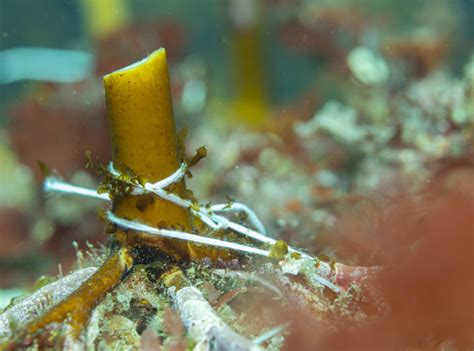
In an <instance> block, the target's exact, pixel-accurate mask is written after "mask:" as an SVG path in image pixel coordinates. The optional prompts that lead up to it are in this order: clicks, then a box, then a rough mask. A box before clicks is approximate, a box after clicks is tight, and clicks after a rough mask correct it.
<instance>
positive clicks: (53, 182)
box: [43, 176, 110, 201]
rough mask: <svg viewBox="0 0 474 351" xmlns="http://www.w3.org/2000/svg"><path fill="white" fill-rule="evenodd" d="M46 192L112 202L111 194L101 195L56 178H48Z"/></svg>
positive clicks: (45, 184) (44, 187) (44, 185)
mask: <svg viewBox="0 0 474 351" xmlns="http://www.w3.org/2000/svg"><path fill="white" fill-rule="evenodd" d="M43 189H44V191H45V192H58V193H63V194H71V195H79V196H84V197H91V198H94V199H99V200H105V201H110V198H109V194H108V193H103V194H99V193H98V192H97V191H96V190H94V189H87V188H83V187H80V186H76V185H72V184H69V183H66V182H64V181H62V180H61V179H59V178H56V177H51V176H49V177H46V179H45V180H44V184H43Z"/></svg>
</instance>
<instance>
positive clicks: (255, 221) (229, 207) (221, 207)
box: [210, 202, 267, 235]
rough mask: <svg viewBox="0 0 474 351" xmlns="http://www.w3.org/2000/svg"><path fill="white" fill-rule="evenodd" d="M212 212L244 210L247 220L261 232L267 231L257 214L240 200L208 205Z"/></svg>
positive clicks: (265, 232) (265, 233)
mask: <svg viewBox="0 0 474 351" xmlns="http://www.w3.org/2000/svg"><path fill="white" fill-rule="evenodd" d="M210 210H211V211H212V212H244V213H245V214H246V215H247V216H248V220H249V222H250V223H252V225H253V226H254V227H255V229H257V231H259V232H260V233H262V234H263V235H267V231H266V229H265V226H264V225H263V223H262V221H260V219H259V218H258V216H257V214H256V213H255V212H254V211H253V210H252V209H251V208H250V207H248V206H247V205H245V204H243V203H240V202H231V203H229V204H215V205H212V206H211V207H210Z"/></svg>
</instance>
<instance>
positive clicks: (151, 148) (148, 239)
mask: <svg viewBox="0 0 474 351" xmlns="http://www.w3.org/2000/svg"><path fill="white" fill-rule="evenodd" d="M104 85H105V94H106V100H107V108H108V115H109V123H110V132H111V136H112V152H113V156H112V158H113V162H114V165H115V167H116V169H118V170H119V171H122V172H124V171H125V170H126V169H130V170H132V171H133V172H134V173H135V174H136V175H138V176H141V177H145V178H146V179H147V180H148V181H149V182H156V181H158V180H161V179H163V178H166V177H167V176H169V175H171V174H172V173H173V172H175V171H176V170H177V169H178V167H179V163H180V160H179V155H178V154H177V148H178V145H177V137H176V129H175V124H174V118H173V108H172V102H171V95H170V82H169V77H168V64H167V60H166V52H165V50H164V49H159V50H157V51H155V52H154V53H152V54H151V55H150V56H148V57H147V58H145V59H144V60H142V61H140V62H137V63H135V64H133V65H131V66H128V67H126V68H123V69H121V70H118V71H115V72H113V73H111V74H109V75H106V76H105V77H104ZM184 189H185V184H184V181H181V182H180V183H179V184H177V185H176V186H174V188H173V192H175V193H177V194H182V193H183V191H184ZM140 198H141V197H140V196H132V195H128V196H125V197H122V198H120V199H114V205H113V211H114V212H115V213H116V214H117V215H118V216H121V217H124V218H128V219H133V220H138V221H141V222H144V223H147V224H149V225H151V226H153V227H160V228H171V229H173V228H177V229H181V230H184V231H192V228H193V226H192V225H193V223H192V220H191V217H190V213H189V210H188V209H184V208H182V207H179V206H177V205H174V204H172V203H171V202H169V201H165V200H162V199H161V198H159V197H157V196H154V197H153V199H154V201H152V202H151V203H150V202H149V201H148V205H146V207H145V208H143V206H137V201H139V200H140ZM141 202H143V199H142V200H141ZM128 243H129V244H130V245H146V246H154V247H158V248H159V249H160V250H161V251H163V252H164V253H166V254H168V255H170V256H173V257H175V258H178V259H181V258H183V259H195V258H202V257H204V256H209V257H215V256H216V254H217V252H215V250H211V249H209V248H207V247H197V246H196V245H188V244H187V243H185V242H181V241H177V240H170V239H162V238H159V237H157V236H150V235H147V234H144V235H128ZM221 253H222V254H223V255H224V251H222V250H221ZM225 256H227V255H225Z"/></svg>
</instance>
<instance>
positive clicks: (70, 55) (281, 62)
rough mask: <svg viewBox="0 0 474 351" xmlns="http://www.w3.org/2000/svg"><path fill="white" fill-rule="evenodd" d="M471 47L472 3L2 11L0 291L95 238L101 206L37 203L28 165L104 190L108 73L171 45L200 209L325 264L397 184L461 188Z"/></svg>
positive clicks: (9, 1)
mask: <svg viewBox="0 0 474 351" xmlns="http://www.w3.org/2000/svg"><path fill="white" fill-rule="evenodd" d="M473 38H474V1H472V0H400V1H392V0H362V1H357V0H312V1H311V0H306V1H305V0H260V1H257V0H226V1H224V0H199V1H195V0H154V1H153V0H133V1H132V0H42V1H34V0H0V92H1V94H0V288H2V289H12V288H22V287H30V286H31V284H32V283H33V282H34V281H35V279H36V278H38V277H39V276H41V275H44V274H57V272H58V270H61V269H62V270H69V269H70V267H71V265H72V263H73V261H74V259H75V248H74V246H73V244H72V243H73V242H77V244H78V247H80V248H84V247H86V245H87V243H92V244H94V245H96V244H97V243H101V242H102V243H103V242H105V235H104V234H103V224H102V223H100V222H99V221H98V220H97V219H96V217H97V216H96V211H97V208H98V207H99V206H100V204H99V203H97V202H94V201H91V200H83V199H74V198H70V197H57V196H45V195H44V194H43V193H42V190H41V187H42V174H41V172H40V168H39V166H38V161H41V162H44V163H45V164H47V165H48V166H49V167H50V168H51V169H55V170H57V172H58V173H59V174H61V175H62V176H63V177H64V178H65V179H67V180H70V181H71V182H73V183H75V184H80V185H84V186H89V187H94V186H96V185H97V184H98V179H97V177H96V175H95V174H93V173H89V172H88V171H87V170H85V168H84V165H85V158H84V154H85V152H86V151H88V150H90V151H91V152H92V155H93V156H94V157H96V156H97V157H99V159H100V160H101V161H102V162H108V160H109V159H110V145H109V136H108V131H107V119H106V109H105V101H104V95H103V88H102V76H103V75H104V74H106V73H108V72H111V71H113V70H116V69H118V68H121V67H123V66H126V65H129V64H131V63H133V62H135V61H137V60H139V59H141V58H143V57H145V56H146V55H147V54H149V53H151V52H152V51H154V50H155V49H157V48H160V47H165V48H166V50H167V53H168V58H169V66H170V75H171V89H172V94H173V99H174V110H175V117H176V123H177V126H178V128H181V127H189V129H190V133H189V136H188V139H187V145H188V149H189V152H190V153H192V152H193V150H194V149H195V148H196V147H198V146H200V145H202V144H205V145H206V146H207V148H208V151H209V158H208V160H206V161H203V162H202V164H200V165H199V166H198V168H199V170H197V171H196V173H195V177H194V178H193V179H192V180H190V187H191V188H192V189H193V191H194V192H195V193H196V194H197V195H199V196H198V198H200V199H202V201H207V200H214V201H217V200H219V199H221V201H222V199H224V196H225V195H229V196H232V197H234V198H236V199H238V200H240V201H244V202H246V203H248V204H249V205H252V206H253V207H255V209H256V210H257V212H258V213H259V214H261V216H262V218H263V220H264V222H265V223H266V224H267V225H268V226H269V228H270V229H271V231H272V233H273V234H272V235H274V236H276V237H279V238H283V239H285V240H288V241H290V242H291V243H294V244H296V245H300V246H304V247H307V248H308V249H309V250H311V251H314V252H316V253H321V252H325V249H324V247H323V245H322V244H321V241H320V240H322V239H321V237H319V236H318V235H317V234H316V233H321V232H324V230H325V229H327V228H330V227H331V226H332V225H333V224H334V223H335V222H336V218H337V214H338V211H339V210H340V208H341V207H344V206H345V205H346V204H347V203H348V202H351V201H352V202H354V201H356V200H355V199H357V196H360V194H367V193H369V192H375V191H377V189H378V188H379V186H380V185H383V184H385V185H386V184H395V183H394V182H393V180H394V179H398V176H399V175H400V172H401V173H403V175H404V176H407V177H410V178H409V179H410V181H409V183H411V184H419V183H423V182H426V181H427V180H428V181H429V180H430V179H432V177H433V174H438V173H439V172H444V170H445V169H446V167H448V168H449V169H451V168H452V167H454V168H456V169H462V172H464V173H462V172H461V176H459V177H461V179H464V180H463V181H467V180H469V179H471V180H472V178H471V176H473V173H472V167H471V166H472V130H473V129H472V121H473V115H474V102H473V100H474V59H473V57H472V55H473V53H474V51H473V49H474V47H473ZM440 162H442V166H440V164H441V163H440ZM446 165H448V166H446ZM453 165H455V166H453ZM450 167H451V168H450ZM466 169H467V171H466ZM436 172H438V173H436ZM466 172H467V173H466ZM456 179H457V178H456ZM456 181H459V179H457V180H456ZM327 254H328V255H331V252H327ZM58 265H61V267H60V268H58ZM4 291H5V294H6V295H8V294H7V290H4ZM12 294H16V293H12ZM7 298H8V297H7V296H6V297H5V299H7Z"/></svg>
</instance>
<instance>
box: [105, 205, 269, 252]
mask: <svg viewBox="0 0 474 351" xmlns="http://www.w3.org/2000/svg"><path fill="white" fill-rule="evenodd" d="M107 219H108V220H109V221H110V222H112V223H115V224H117V225H118V226H120V227H122V228H125V229H131V230H136V231H139V232H144V233H148V234H152V235H158V236H161V237H166V238H172V239H178V240H184V241H189V242H194V243H198V244H203V245H208V246H215V247H220V248H224V249H231V250H235V251H241V252H244V253H247V254H252V255H259V256H264V257H269V256H270V252H269V251H266V250H262V249H258V248H256V247H251V246H246V245H241V244H237V243H233V242H228V241H224V240H219V239H214V238H208V237H205V236H200V235H196V234H191V233H186V232H180V231H177V230H170V229H160V228H155V227H151V226H148V225H146V224H143V223H140V222H136V221H129V220H127V219H123V218H120V217H117V216H115V215H114V214H113V213H112V212H110V211H107Z"/></svg>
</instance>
